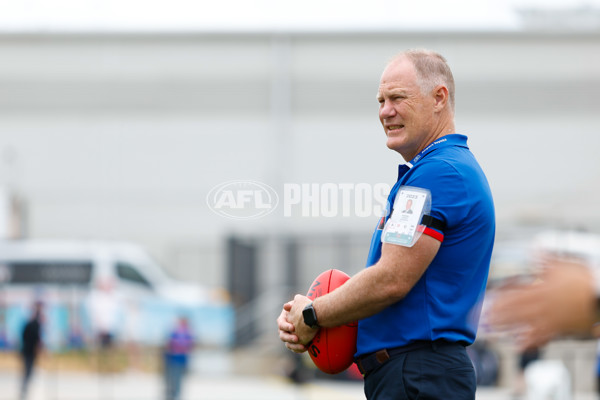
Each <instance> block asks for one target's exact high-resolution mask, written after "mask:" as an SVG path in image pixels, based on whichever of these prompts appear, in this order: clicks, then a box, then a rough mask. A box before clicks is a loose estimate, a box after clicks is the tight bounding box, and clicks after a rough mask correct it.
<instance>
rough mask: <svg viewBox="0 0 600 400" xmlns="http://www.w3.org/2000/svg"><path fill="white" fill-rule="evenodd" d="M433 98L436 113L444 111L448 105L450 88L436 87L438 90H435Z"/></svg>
mask: <svg viewBox="0 0 600 400" xmlns="http://www.w3.org/2000/svg"><path fill="white" fill-rule="evenodd" d="M433 97H434V99H435V104H434V109H435V111H440V110H442V109H443V108H444V107H446V104H447V103H448V88H447V87H446V86H444V85H439V86H436V88H435V89H433Z"/></svg>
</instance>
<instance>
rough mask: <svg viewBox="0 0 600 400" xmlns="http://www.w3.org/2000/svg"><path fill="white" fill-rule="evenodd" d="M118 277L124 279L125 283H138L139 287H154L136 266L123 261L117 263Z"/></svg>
mask: <svg viewBox="0 0 600 400" xmlns="http://www.w3.org/2000/svg"><path fill="white" fill-rule="evenodd" d="M117 276H118V277H119V278H120V279H123V280H124V281H127V282H130V283H137V284H139V285H142V286H145V287H147V288H150V289H152V285H151V284H150V282H148V281H147V280H146V278H144V277H143V275H142V274H140V273H139V272H138V270H137V269H136V268H135V267H134V266H132V265H130V264H128V263H125V262H121V261H119V262H117Z"/></svg>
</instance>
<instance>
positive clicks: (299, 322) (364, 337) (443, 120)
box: [277, 50, 495, 400]
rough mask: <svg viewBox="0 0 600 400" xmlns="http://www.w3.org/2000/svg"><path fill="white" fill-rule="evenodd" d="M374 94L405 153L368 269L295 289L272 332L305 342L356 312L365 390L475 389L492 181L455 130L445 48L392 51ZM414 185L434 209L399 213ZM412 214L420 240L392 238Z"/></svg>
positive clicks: (437, 393) (444, 394) (438, 392)
mask: <svg viewBox="0 0 600 400" xmlns="http://www.w3.org/2000/svg"><path fill="white" fill-rule="evenodd" d="M377 100H378V102H379V119H380V122H381V124H382V126H383V128H384V132H385V134H386V141H387V147H388V148H389V149H391V150H394V151H396V152H398V153H400V155H401V156H402V158H403V159H404V160H405V161H406V162H405V163H404V164H401V165H399V167H398V180H397V182H396V184H395V185H394V187H393V188H392V191H391V193H390V195H389V197H388V203H387V206H388V208H387V210H386V211H387V213H386V215H384V216H382V218H381V219H380V221H379V223H378V225H377V227H376V229H375V232H374V234H373V238H372V242H371V249H370V252H369V256H368V261H367V265H366V268H365V269H364V270H362V271H361V272H360V273H358V274H356V275H354V276H353V277H352V278H350V279H349V280H348V281H346V283H344V285H342V286H340V287H339V288H338V289H336V290H335V291H333V292H331V293H329V294H326V295H323V296H320V297H317V298H316V299H315V300H314V301H313V302H311V301H310V299H308V298H307V297H306V296H303V295H296V296H295V297H294V300H293V301H290V302H288V303H286V304H285V305H284V307H283V310H282V312H281V314H280V315H279V318H278V319H277V325H278V328H279V338H280V339H281V340H282V341H283V342H284V343H285V346H286V347H287V348H288V349H290V350H292V351H294V352H304V351H306V350H307V344H308V343H309V342H310V341H311V340H312V339H313V338H314V336H315V334H316V333H317V331H318V329H319V327H334V326H340V325H343V324H346V323H349V322H351V321H355V320H358V340H357V353H356V357H357V365H358V366H359V368H360V370H361V372H362V373H363V375H364V377H365V380H364V382H365V383H364V390H365V394H366V397H367V398H368V399H370V400H374V399H378V400H380V399H417V398H419V399H450V398H451V399H453V400H459V399H461V400H472V399H474V398H475V390H476V377H475V371H474V368H473V364H472V362H471V360H470V358H469V356H468V354H467V351H466V349H465V346H467V345H470V344H472V343H473V341H474V340H475V336H476V331H477V326H478V320H479V312H480V306H481V302H482V301H483V295H484V291H485V288H486V283H487V277H488V271H489V266H490V258H491V254H492V248H493V244H494V235H495V216H494V205H493V200H492V194H491V190H490V188H489V185H488V182H487V179H486V177H485V174H484V173H483V171H482V169H481V167H480V166H479V164H478V162H477V160H476V159H475V157H474V155H473V154H472V153H471V152H470V150H469V148H468V146H467V137H466V136H464V135H460V134H457V133H456V130H455V126H454V78H453V77H452V72H451V71H450V68H449V66H448V64H447V63H446V60H445V59H444V57H442V56H441V55H439V54H437V53H435V52H432V51H428V50H410V51H407V52H404V53H401V54H400V55H398V56H396V57H394V58H393V59H392V60H391V61H390V62H389V63H388V65H387V66H386V67H385V69H384V71H383V74H382V76H381V81H380V85H379V90H378V93H377ZM332 101H336V96H335V95H334V96H333V100H332ZM348 140H351V138H348ZM419 193H420V194H421V196H429V197H427V199H429V200H430V201H431V210H426V212H425V208H424V206H423V204H425V202H424V200H420V201H419V205H417V202H416V201H415V203H414V204H413V207H412V209H413V212H414V213H413V214H412V215H411V216H407V215H406V214H402V209H404V208H405V202H406V198H416V199H424V197H419ZM423 193H425V194H423ZM409 196H410V197H409ZM413 196H417V197H413ZM417 207H418V209H417ZM423 215H426V216H427V218H425V217H423V218H421V217H422V216H423ZM412 218H414V219H415V224H414V225H412V226H413V231H412V232H413V233H416V229H417V226H420V227H422V228H423V232H422V233H423V234H422V235H421V236H418V240H416V241H415V242H412V243H404V244H408V245H406V246H404V245H402V243H398V242H394V241H389V239H388V238H389V237H393V236H392V235H389V234H388V233H390V232H391V233H394V229H395V226H394V225H393V223H394V220H396V221H399V226H403V225H408V224H403V223H402V221H409V220H412ZM426 220H428V221H426ZM384 231H385V233H384ZM403 236H408V237H410V238H411V240H412V238H416V237H417V235H414V234H413V235H403Z"/></svg>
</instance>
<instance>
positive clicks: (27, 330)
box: [21, 301, 43, 399]
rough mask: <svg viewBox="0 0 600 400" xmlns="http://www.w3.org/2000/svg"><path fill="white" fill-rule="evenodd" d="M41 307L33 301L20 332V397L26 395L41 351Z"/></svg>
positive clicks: (40, 304) (23, 397)
mask: <svg viewBox="0 0 600 400" xmlns="http://www.w3.org/2000/svg"><path fill="white" fill-rule="evenodd" d="M42 308H43V306H42V303H41V302H39V301H37V302H35V304H34V306H33V310H32V314H31V318H30V319H29V321H28V322H27V323H26V324H25V327H24V328H23V332H22V334H21V340H22V343H21V359H22V360H23V381H22V384H21V399H25V398H26V397H27V389H28V388H29V382H30V380H31V376H32V374H33V368H34V366H35V361H36V359H37V358H38V355H39V354H40V352H41V351H42Z"/></svg>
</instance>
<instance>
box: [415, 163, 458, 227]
mask: <svg viewBox="0 0 600 400" xmlns="http://www.w3.org/2000/svg"><path fill="white" fill-rule="evenodd" d="M413 169H414V171H411V172H412V173H411V175H410V177H409V178H408V180H407V181H406V185H407V186H414V187H419V188H424V189H428V190H429V191H430V192H431V212H430V214H431V216H432V217H434V218H437V219H439V220H441V221H443V222H444V223H445V225H446V230H447V229H451V228H452V227H454V226H457V225H458V224H460V222H461V221H463V220H464V219H465V218H466V216H467V215H468V213H469V207H470V202H469V196H468V190H467V185H466V179H465V177H463V176H462V175H461V173H460V172H459V171H458V170H457V169H456V168H455V167H454V166H452V165H451V164H450V163H448V162H446V161H439V160H438V161H436V162H427V161H425V160H423V162H422V163H421V164H418V165H416V166H415V167H413ZM437 232H439V233H441V234H442V235H443V234H444V232H441V231H437ZM430 236H433V237H436V236H435V235H430ZM442 238H443V236H442Z"/></svg>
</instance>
